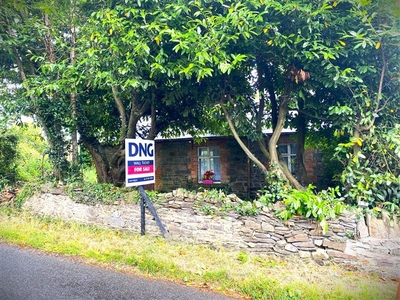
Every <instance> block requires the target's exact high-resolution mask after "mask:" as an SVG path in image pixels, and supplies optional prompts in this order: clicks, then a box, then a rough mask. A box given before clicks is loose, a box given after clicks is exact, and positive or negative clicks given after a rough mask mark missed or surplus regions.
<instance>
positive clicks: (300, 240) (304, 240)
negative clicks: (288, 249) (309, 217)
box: [287, 233, 309, 243]
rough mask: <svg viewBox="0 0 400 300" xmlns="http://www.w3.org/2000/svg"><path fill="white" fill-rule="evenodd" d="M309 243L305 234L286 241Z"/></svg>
mask: <svg viewBox="0 0 400 300" xmlns="http://www.w3.org/2000/svg"><path fill="white" fill-rule="evenodd" d="M307 241H309V238H308V235H307V234H305V233H301V234H297V235H295V236H292V237H290V238H288V239H287V242H288V243H295V242H307Z"/></svg>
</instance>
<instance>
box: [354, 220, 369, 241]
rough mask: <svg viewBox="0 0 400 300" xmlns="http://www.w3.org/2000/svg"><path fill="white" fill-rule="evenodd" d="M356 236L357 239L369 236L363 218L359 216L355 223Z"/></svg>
mask: <svg viewBox="0 0 400 300" xmlns="http://www.w3.org/2000/svg"><path fill="white" fill-rule="evenodd" d="M356 234H357V237H358V238H360V239H364V238H366V237H368V236H369V230H368V227H367V225H366V224H365V218H364V216H361V218H360V220H359V221H358V223H357V229H356Z"/></svg>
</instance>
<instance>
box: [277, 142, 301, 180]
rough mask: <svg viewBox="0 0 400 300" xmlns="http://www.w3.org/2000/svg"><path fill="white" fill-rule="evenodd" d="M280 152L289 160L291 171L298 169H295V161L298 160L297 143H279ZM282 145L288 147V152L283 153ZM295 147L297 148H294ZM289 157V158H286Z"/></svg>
mask: <svg viewBox="0 0 400 300" xmlns="http://www.w3.org/2000/svg"><path fill="white" fill-rule="evenodd" d="M278 147H279V152H280V154H281V156H282V158H283V159H285V161H287V165H288V169H289V171H290V172H291V173H294V172H295V171H296V169H295V161H296V156H297V152H296V149H297V145H296V144H293V143H292V144H279V145H278ZM281 147H286V150H287V152H286V153H283V152H282V151H281ZM292 149H295V150H292ZM286 159H287V160H286Z"/></svg>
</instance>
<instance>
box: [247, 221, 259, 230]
mask: <svg viewBox="0 0 400 300" xmlns="http://www.w3.org/2000/svg"><path fill="white" fill-rule="evenodd" d="M244 227H246V228H248V229H261V224H260V223H258V222H255V221H252V220H245V221H244Z"/></svg>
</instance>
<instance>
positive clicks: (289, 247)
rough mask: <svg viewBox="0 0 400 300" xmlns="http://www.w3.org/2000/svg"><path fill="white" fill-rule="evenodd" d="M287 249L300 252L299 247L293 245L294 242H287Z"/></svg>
mask: <svg viewBox="0 0 400 300" xmlns="http://www.w3.org/2000/svg"><path fill="white" fill-rule="evenodd" d="M285 250H286V251H289V252H293V253H296V252H299V249H297V248H296V247H295V246H293V245H292V244H286V246H285Z"/></svg>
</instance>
